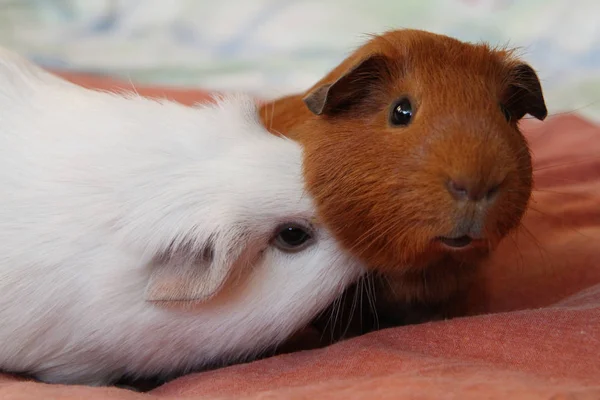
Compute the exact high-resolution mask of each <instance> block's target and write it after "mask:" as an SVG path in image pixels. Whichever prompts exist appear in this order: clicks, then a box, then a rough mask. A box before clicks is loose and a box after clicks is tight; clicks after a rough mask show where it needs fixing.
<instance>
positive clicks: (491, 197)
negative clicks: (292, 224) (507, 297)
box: [261, 30, 547, 325]
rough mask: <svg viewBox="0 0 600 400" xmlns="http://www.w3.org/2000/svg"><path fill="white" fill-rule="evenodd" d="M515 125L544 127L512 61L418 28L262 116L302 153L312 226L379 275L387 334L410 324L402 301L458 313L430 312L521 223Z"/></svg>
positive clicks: (536, 100)
mask: <svg viewBox="0 0 600 400" xmlns="http://www.w3.org/2000/svg"><path fill="white" fill-rule="evenodd" d="M526 114H530V115H532V116H533V117H535V118H537V119H539V120H543V119H545V117H546V115H547V110H546V105H545V101H544V97H543V94H542V88H541V85H540V82H539V79H538V77H537V75H536V72H535V71H534V70H533V69H532V68H531V67H530V66H529V65H527V64H526V63H524V62H522V61H520V60H519V59H518V58H516V57H515V56H514V54H513V51H511V50H507V49H494V48H491V47H490V46H488V45H486V44H470V43H465V42H461V41H459V40H456V39H454V38H450V37H448V36H444V35H439V34H434V33H429V32H425V31H420V30H395V31H390V32H387V33H384V34H383V35H380V36H374V37H372V39H371V40H370V41H368V42H367V43H366V44H364V45H363V46H362V47H360V48H359V49H357V50H356V51H355V52H354V53H353V54H351V55H350V56H349V57H348V58H347V59H346V60H344V61H343V62H342V63H341V64H340V65H339V66H337V67H336V68H334V69H333V70H332V71H331V72H329V73H328V74H327V75H326V76H325V77H324V78H323V79H321V80H320V81H319V82H317V83H316V84H315V85H314V86H313V87H311V88H310V89H309V90H307V91H306V92H305V93H300V94H295V95H291V96H287V97H284V98H280V99H277V100H275V101H273V102H271V103H267V104H264V105H263V107H262V110H261V116H262V119H263V123H264V125H265V126H266V127H267V128H268V129H270V130H271V131H272V132H273V133H279V132H284V133H285V135H287V136H288V137H290V138H292V139H294V140H297V141H298V142H300V143H301V144H302V145H303V147H304V149H305V154H304V157H305V164H304V168H305V170H304V174H305V177H306V181H307V189H308V191H310V193H311V194H312V196H313V197H314V199H315V201H316V205H317V209H318V212H319V217H320V218H321V219H322V220H323V221H324V222H325V223H326V224H327V225H328V226H329V227H331V229H332V230H333V234H334V235H335V236H336V237H337V238H338V240H339V241H340V242H341V243H343V245H344V246H345V247H346V248H347V249H348V250H349V251H350V252H351V253H352V254H354V255H355V256H357V257H359V258H361V259H362V260H363V261H365V262H366V263H367V265H368V266H369V268H370V269H371V270H372V271H375V272H377V273H379V278H378V279H377V280H376V281H375V282H374V283H375V287H374V290H375V297H376V298H377V304H376V308H377V312H378V313H379V314H380V315H379V316H380V319H384V320H385V319H387V320H388V323H387V325H394V324H400V323H403V322H408V320H409V319H411V318H412V317H410V316H409V315H408V314H409V313H408V312H407V311H406V305H411V304H421V305H431V306H432V307H434V308H436V313H437V312H438V311H439V312H440V313H442V314H445V315H440V316H448V314H452V312H455V313H456V311H449V309H450V308H448V307H446V310H445V311H440V310H437V307H438V306H443V307H442V308H444V306H445V304H448V303H449V300H450V299H451V298H452V297H453V296H457V295H458V294H459V293H461V291H462V290H463V289H464V288H465V287H466V286H468V284H469V282H470V281H471V279H472V277H473V276H474V274H475V272H476V271H477V268H478V266H479V265H481V263H482V260H484V259H486V258H487V256H488V255H489V254H490V252H491V251H493V249H494V248H495V247H496V246H497V244H498V242H499V241H500V240H502V239H503V238H504V237H505V236H506V235H507V234H508V233H509V232H511V231H512V230H513V229H515V228H516V227H517V226H518V225H519V223H520V221H521V218H522V216H523V214H524V212H525V210H526V208H527V204H528V201H529V198H530V195H531V190H532V165H531V157H530V152H529V149H528V145H527V142H526V140H525V138H524V137H523V135H522V134H521V132H520V131H519V127H518V123H519V120H521V119H522V118H523V117H524V116H525V115H526ZM361 286H364V285H363V284H362V283H361ZM360 290H362V289H360V287H359V286H355V287H354V288H351V289H350V291H351V293H354V292H353V291H360ZM350 300H351V302H353V301H352V298H351V296H350ZM352 307H354V304H352ZM357 309H360V306H359V307H357ZM420 312H421V311H418V312H417V314H419V313H420ZM423 312H425V311H423ZM458 313H460V312H458ZM422 318H423V317H419V316H418V315H417V316H416V318H415V319H414V320H415V321H417V322H418V320H420V319H422ZM425 319H426V318H425ZM384 325H386V324H384Z"/></svg>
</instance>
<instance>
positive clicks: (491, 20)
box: [0, 0, 600, 121]
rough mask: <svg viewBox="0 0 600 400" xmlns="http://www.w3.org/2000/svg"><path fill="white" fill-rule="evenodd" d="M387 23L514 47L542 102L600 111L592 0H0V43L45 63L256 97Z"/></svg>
mask: <svg viewBox="0 0 600 400" xmlns="http://www.w3.org/2000/svg"><path fill="white" fill-rule="evenodd" d="M396 28H419V29H425V30H429V31H433V32H437V33H444V34H448V35H451V36H454V37H456V38H458V39H461V40H466V41H481V40H484V41H489V42H491V43H492V44H498V45H505V44H508V45H510V46H513V47H520V54H521V55H522V57H523V58H524V59H525V60H526V61H528V62H530V63H531V64H532V65H533V66H534V68H535V69H536V70H537V71H538V72H539V75H540V78H541V80H542V84H543V85H544V89H545V94H546V98H547V103H548V107H549V110H550V112H551V113H558V112H565V111H567V112H570V111H575V110H576V111H577V112H579V113H581V114H583V115H585V116H587V117H588V118H592V119H595V120H597V121H600V1H598V0H577V1H575V0H526V1H518V2H517V1H510V0H427V1H425V0H169V1H166V0H37V1H36V0H0V45H2V46H6V47H9V48H11V49H13V50H16V51H18V52H20V53H21V54H23V55H25V56H27V57H28V58H30V59H31V60H33V61H35V62H37V63H39V64H41V65H42V66H45V67H48V68H54V69H63V70H71V71H76V72H92V73H102V74H109V75H113V76H117V77H120V78H123V79H127V80H132V81H133V82H136V83H144V84H160V85H171V86H185V87H201V88H208V89H219V90H242V91H246V92H251V93H254V94H256V95H259V96H263V97H265V98H271V97H274V96H280V95H283V94H286V93H289V92H292V91H297V90H303V89H306V88H307V87H309V86H310V85H312V84H313V83H315V82H316V81H317V80H318V79H319V78H321V77H322V75H323V74H325V73H326V72H327V71H328V70H329V69H331V68H333V67H334V66H335V65H336V64H338V63H339V62H340V61H341V60H342V59H343V58H344V57H345V56H346V55H347V54H348V53H350V52H351V51H352V50H353V49H354V48H355V47H357V46H358V45H360V44H361V43H363V42H364V41H365V40H366V36H365V35H366V34H368V33H380V32H382V31H385V30H388V29H396Z"/></svg>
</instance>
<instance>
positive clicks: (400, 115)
mask: <svg viewBox="0 0 600 400" xmlns="http://www.w3.org/2000/svg"><path fill="white" fill-rule="evenodd" d="M412 117H413V109H412V104H410V100H409V99H407V98H406V97H405V98H403V99H400V101H398V102H397V103H396V104H395V105H394V108H392V114H391V115H390V122H391V124H392V125H395V126H406V125H408V124H409V123H410V121H411V120H412Z"/></svg>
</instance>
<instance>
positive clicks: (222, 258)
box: [145, 242, 239, 302]
mask: <svg viewBox="0 0 600 400" xmlns="http://www.w3.org/2000/svg"><path fill="white" fill-rule="evenodd" d="M219 253H222V252H221V251H217V250H216V249H215V245H214V243H213V242H208V243H207V244H205V245H204V246H203V247H202V248H201V249H200V250H198V247H197V246H194V245H180V246H177V247H176V248H170V249H167V250H166V251H164V252H162V253H161V254H159V255H157V256H155V257H154V260H153V263H152V265H151V268H152V270H151V273H150V279H149V281H148V284H147V286H146V292H145V300H146V301H150V302H167V301H169V302H176V301H199V302H202V301H207V300H210V299H211V298H212V297H214V296H215V295H216V294H217V293H219V291H220V290H221V289H222V288H223V287H224V286H225V283H226V281H227V279H228V278H229V276H230V275H231V273H232V271H233V270H234V269H236V264H238V261H239V255H237V254H227V252H226V253H225V254H219Z"/></svg>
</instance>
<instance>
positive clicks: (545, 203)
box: [0, 73, 600, 400]
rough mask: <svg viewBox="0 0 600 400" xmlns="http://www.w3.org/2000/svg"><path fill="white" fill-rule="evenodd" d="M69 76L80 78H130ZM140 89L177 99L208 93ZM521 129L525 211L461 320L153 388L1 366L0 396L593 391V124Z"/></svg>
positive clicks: (549, 394) (424, 395)
mask: <svg viewBox="0 0 600 400" xmlns="http://www.w3.org/2000/svg"><path fill="white" fill-rule="evenodd" d="M63 75H64V76H66V77H68V78H69V79H70V80H72V81H73V82H76V83H79V84H82V85H84V86H87V87H95V88H102V89H110V90H114V89H119V88H127V87H130V83H129V82H124V81H118V80H104V79H101V78H97V77H88V76H85V75H79V74H68V73H67V74H63ZM136 88H137V90H138V92H139V93H140V94H142V95H147V96H152V97H156V96H158V97H168V98H171V99H173V100H177V101H181V102H182V103H184V104H193V103H194V102H196V101H205V100H206V99H207V96H208V95H209V93H208V92H206V91H194V90H173V89H169V88H164V87H146V86H142V85H138V86H136ZM523 127H524V130H525V132H526V135H527V138H528V139H529V141H530V144H531V147H532V151H533V154H534V168H535V181H536V189H535V191H534V199H533V202H532V208H531V209H530V210H529V212H528V213H527V215H526V217H525V220H524V228H523V229H521V230H519V231H518V232H517V233H516V234H515V235H512V236H511V237H509V238H508V239H506V240H505V241H504V242H503V243H502V246H501V247H500V249H499V250H498V251H497V252H496V253H495V257H494V258H493V259H492V260H491V261H490V263H489V265H487V266H486V268H484V269H483V270H482V271H483V272H482V274H481V276H480V277H479V280H478V285H476V289H475V290H473V292H472V294H471V296H470V302H469V304H470V313H469V315H467V316H465V317H462V318H456V319H451V320H446V321H437V322H430V323H424V324H419V325H412V326H404V327H398V328H392V329H386V330H381V331H378V332H373V333H370V334H367V335H364V336H361V337H358V338H354V339H351V340H347V341H342V342H339V343H337V344H335V345H332V346H328V347H325V348H320V349H310V350H305V351H296V352H292V353H288V354H282V355H279V356H276V357H270V358H266V359H263V360H259V361H255V362H251V363H246V364H240V365H235V366H231V367H228V368H222V369H218V370H214V371H206V372H202V373H194V374H189V375H187V376H184V377H181V378H179V379H176V380H174V381H171V382H169V383H166V384H164V385H162V386H160V387H158V388H156V389H154V390H152V391H150V392H148V393H136V392H133V391H130V390H127V389H122V388H114V387H112V388H90V387H83V386H63V385H48V384H43V383H38V382H33V381H30V380H27V379H25V378H22V377H14V376H8V375H4V376H2V377H1V378H0V398H1V399H22V400H29V399H31V400H33V399H73V400H75V399H81V398H85V399H86V400H95V399H122V400H129V399H131V400H137V399H139V400H143V399H157V400H158V399H198V400H200V399H211V400H212V399H308V398H318V399H353V398H356V399H359V398H369V399H388V398H389V399H397V398H406V399H432V400H433V399H483V398H485V399H506V398H510V399H553V400H559V399H590V400H591V399H599V398H600V329H599V327H600V250H599V248H598V245H599V244H600V206H599V205H600V126H599V125H597V124H594V123H593V122H591V121H589V120H586V119H585V118H582V117H581V116H578V115H558V116H551V117H549V118H548V119H547V121H545V122H537V121H533V120H525V121H524V124H523ZM309 334H310V332H309V331H307V332H306V335H309ZM307 337H308V336H307ZM307 343H308V342H307ZM299 345H300V347H301V345H302V341H300V344H299ZM297 346H298V344H297Z"/></svg>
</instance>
